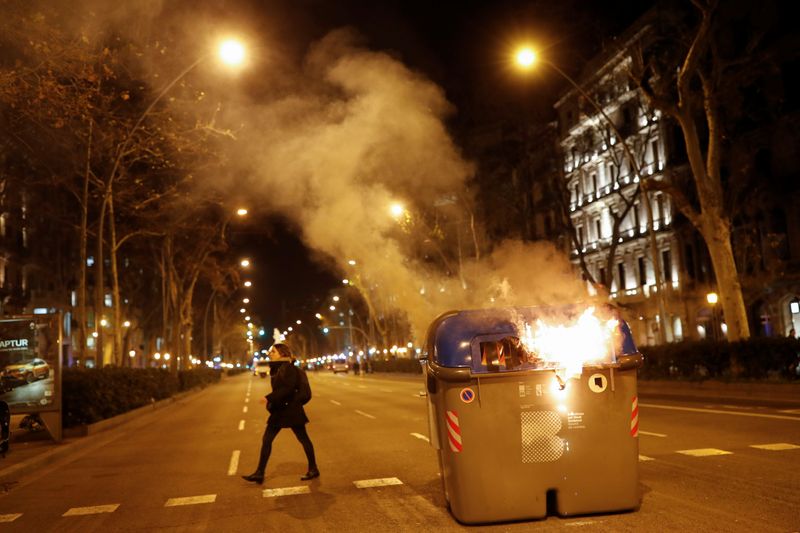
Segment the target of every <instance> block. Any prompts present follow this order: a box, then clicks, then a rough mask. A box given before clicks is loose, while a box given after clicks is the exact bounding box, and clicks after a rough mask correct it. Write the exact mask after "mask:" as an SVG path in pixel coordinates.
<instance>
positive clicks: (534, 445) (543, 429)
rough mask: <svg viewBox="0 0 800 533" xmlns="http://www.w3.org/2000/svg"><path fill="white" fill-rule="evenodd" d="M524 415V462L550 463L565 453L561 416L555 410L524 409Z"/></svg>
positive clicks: (522, 414) (522, 415)
mask: <svg viewBox="0 0 800 533" xmlns="http://www.w3.org/2000/svg"><path fill="white" fill-rule="evenodd" d="M520 415H521V417H522V420H521V422H522V462H523V463H549V462H551V461H555V460H557V459H559V458H560V457H561V455H562V454H563V453H564V439H562V438H561V437H559V436H558V435H557V433H558V432H559V431H561V417H560V416H559V414H558V413H557V412H555V411H523V412H522V413H520Z"/></svg>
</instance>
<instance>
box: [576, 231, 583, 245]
mask: <svg viewBox="0 0 800 533" xmlns="http://www.w3.org/2000/svg"><path fill="white" fill-rule="evenodd" d="M576 229H577V230H578V243H579V245H580V246H583V243H584V242H585V240H584V238H583V226H578V227H577V228H576Z"/></svg>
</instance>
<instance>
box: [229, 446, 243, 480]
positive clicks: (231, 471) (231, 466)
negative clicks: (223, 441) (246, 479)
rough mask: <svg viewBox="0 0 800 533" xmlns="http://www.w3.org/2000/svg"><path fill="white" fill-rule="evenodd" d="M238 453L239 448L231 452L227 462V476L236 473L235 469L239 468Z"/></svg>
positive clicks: (239, 452)
mask: <svg viewBox="0 0 800 533" xmlns="http://www.w3.org/2000/svg"><path fill="white" fill-rule="evenodd" d="M239 454H241V451H240V450H233V453H232V454H231V462H230V463H229V464H228V475H229V476H233V475H236V470H238V469H239Z"/></svg>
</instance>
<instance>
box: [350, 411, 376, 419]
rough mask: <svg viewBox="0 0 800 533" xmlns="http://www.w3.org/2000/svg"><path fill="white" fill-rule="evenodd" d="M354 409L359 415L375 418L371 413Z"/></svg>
mask: <svg viewBox="0 0 800 533" xmlns="http://www.w3.org/2000/svg"><path fill="white" fill-rule="evenodd" d="M355 411H356V413H358V414H360V415H361V416H366V417H367V418H375V417H374V416H372V415H371V414H369V413H365V412H364V411H359V410H358V409H356V410H355Z"/></svg>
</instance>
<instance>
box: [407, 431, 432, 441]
mask: <svg viewBox="0 0 800 533" xmlns="http://www.w3.org/2000/svg"><path fill="white" fill-rule="evenodd" d="M411 435H412V436H413V437H417V438H418V439H420V440H424V441H425V442H430V441H431V440H430V439H429V438H428V437H426V436H425V435H423V434H422V433H412V434H411Z"/></svg>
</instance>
